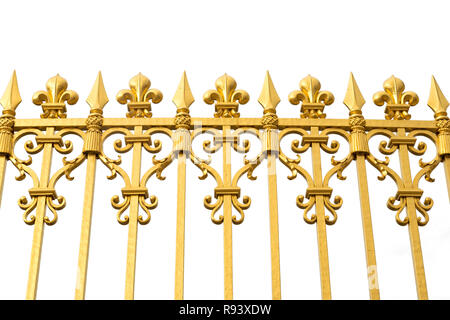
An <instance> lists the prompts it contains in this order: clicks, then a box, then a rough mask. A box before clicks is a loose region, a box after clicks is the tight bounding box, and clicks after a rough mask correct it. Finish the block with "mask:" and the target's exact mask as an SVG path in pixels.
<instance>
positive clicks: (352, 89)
mask: <svg viewBox="0 0 450 320" xmlns="http://www.w3.org/2000/svg"><path fill="white" fill-rule="evenodd" d="M365 103H366V100H364V97H363V95H362V94H361V91H360V90H359V87H358V84H357V83H356V80H355V77H354V76H353V73H351V72H350V79H349V80H348V86H347V92H346V94H345V98H344V104H345V105H346V107H347V108H348V109H349V110H350V115H353V114H362V112H361V109H362V107H363V105H364V104H365Z"/></svg>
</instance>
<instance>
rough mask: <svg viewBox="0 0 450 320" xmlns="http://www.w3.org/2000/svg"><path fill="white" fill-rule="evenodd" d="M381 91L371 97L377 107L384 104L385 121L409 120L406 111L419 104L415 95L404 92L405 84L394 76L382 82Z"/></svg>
mask: <svg viewBox="0 0 450 320" xmlns="http://www.w3.org/2000/svg"><path fill="white" fill-rule="evenodd" d="M383 89H384V90H383V91H379V92H377V93H375V94H374V95H373V102H375V104H376V105H377V106H383V105H384V104H385V103H386V108H385V109H384V113H385V114H386V119H387V120H389V119H396V120H403V119H405V120H409V119H411V115H410V114H409V113H408V110H409V108H410V107H412V106H415V105H416V104H417V103H418V102H419V97H418V96H417V94H416V93H415V92H412V91H406V92H404V91H405V84H404V83H403V81H402V80H400V79H399V78H396V77H394V76H391V77H390V78H389V79H387V80H386V81H384V83H383Z"/></svg>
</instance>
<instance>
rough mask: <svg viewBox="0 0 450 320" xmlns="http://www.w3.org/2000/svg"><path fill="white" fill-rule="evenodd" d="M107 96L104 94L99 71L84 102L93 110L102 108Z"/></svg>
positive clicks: (106, 101)
mask: <svg viewBox="0 0 450 320" xmlns="http://www.w3.org/2000/svg"><path fill="white" fill-rule="evenodd" d="M108 101H109V100H108V96H107V95H106V90H105V85H104V84H103V77H102V73H101V72H100V71H99V72H98V75H97V79H96V80H95V83H94V86H93V87H92V90H91V93H90V94H89V96H88V98H87V99H86V102H87V103H88V104H89V106H90V107H91V111H93V110H103V108H104V107H105V105H106V104H107V103H108Z"/></svg>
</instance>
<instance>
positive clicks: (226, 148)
mask: <svg viewBox="0 0 450 320" xmlns="http://www.w3.org/2000/svg"><path fill="white" fill-rule="evenodd" d="M236 86H237V84H236V81H235V80H234V79H233V78H232V77H230V76H229V75H227V74H224V75H223V76H221V77H220V78H218V79H217V80H216V90H209V91H207V92H206V93H205V94H204V96H203V100H204V101H205V102H206V103H207V104H213V103H214V101H216V103H215V108H216V112H215V114H214V117H216V118H232V117H233V118H238V117H239V113H238V109H239V104H246V103H247V102H248V101H249V99H250V97H249V95H248V93H247V92H246V91H244V90H236ZM215 143H220V144H222V146H223V184H224V187H225V188H229V187H233V186H232V173H231V144H232V143H233V144H234V143H235V138H234V137H233V136H232V135H231V127H230V126H229V125H224V126H222V139H220V140H216V141H215ZM232 195H233V191H232V192H231V193H228V192H225V193H223V194H220V196H221V198H222V199H223V216H222V217H221V218H220V220H219V221H220V222H219V223H221V222H223V243H224V297H225V300H232V299H233V240H232V223H233V222H234V223H240V222H238V221H237V220H236V218H235V217H232V213H231V210H232V207H231V206H232V202H233V199H232ZM217 197H218V194H216V198H217ZM242 218H243V216H242ZM241 222H242V221H241Z"/></svg>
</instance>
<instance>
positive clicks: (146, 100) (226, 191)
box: [0, 72, 450, 299]
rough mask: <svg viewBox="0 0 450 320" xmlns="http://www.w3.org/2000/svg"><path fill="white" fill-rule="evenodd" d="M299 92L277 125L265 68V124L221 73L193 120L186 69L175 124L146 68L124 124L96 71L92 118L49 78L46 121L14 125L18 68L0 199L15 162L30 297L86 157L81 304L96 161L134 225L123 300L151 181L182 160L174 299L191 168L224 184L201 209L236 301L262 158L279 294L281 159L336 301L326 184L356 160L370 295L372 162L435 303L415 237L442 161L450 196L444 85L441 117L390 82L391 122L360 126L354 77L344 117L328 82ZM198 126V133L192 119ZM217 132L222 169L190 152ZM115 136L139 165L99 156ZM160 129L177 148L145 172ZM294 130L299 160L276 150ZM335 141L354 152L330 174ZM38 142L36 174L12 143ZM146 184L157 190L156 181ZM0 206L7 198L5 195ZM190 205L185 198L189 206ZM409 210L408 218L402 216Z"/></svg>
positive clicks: (384, 102) (435, 99)
mask: <svg viewBox="0 0 450 320" xmlns="http://www.w3.org/2000/svg"><path fill="white" fill-rule="evenodd" d="M299 86H300V87H299V89H298V90H295V91H292V92H291V93H290V94H289V97H288V99H289V102H290V103H292V104H294V105H298V104H301V109H300V117H299V118H278V116H277V113H276V107H277V105H278V103H279V102H280V98H279V96H278V94H277V92H276V90H275V87H274V85H273V83H272V80H271V78H270V75H269V73H267V75H266V78H265V81H264V85H263V88H262V91H261V94H260V96H259V99H258V102H259V103H260V104H261V106H262V107H263V112H262V114H261V116H260V117H256V118H241V117H240V115H239V106H240V105H241V104H246V103H247V102H248V101H249V94H248V93H247V92H246V91H244V90H240V89H237V84H236V81H235V80H234V79H233V78H232V77H231V76H229V75H227V74H225V75H223V76H221V77H220V78H218V79H217V80H216V83H215V89H212V90H208V91H207V92H206V93H205V94H204V96H203V100H204V102H206V103H207V104H210V105H214V107H215V113H214V117H213V118H191V116H190V114H189V107H190V105H191V104H192V103H193V102H194V97H193V95H192V93H191V90H190V87H189V84H188V81H187V78H186V74H185V73H184V74H183V76H182V79H181V81H180V84H179V86H178V89H177V91H176V94H175V96H174V98H173V103H174V104H175V106H176V113H175V116H174V117H173V118H153V117H152V109H151V103H155V104H157V103H159V102H161V101H162V98H163V95H162V93H161V92H160V91H159V90H157V89H153V88H150V87H151V83H150V80H149V79H148V78H147V77H145V76H144V75H142V74H141V73H139V74H138V75H136V76H135V77H133V78H132V79H131V80H130V82H129V89H124V90H121V91H119V92H118V93H117V96H116V99H117V101H118V102H119V103H120V104H123V105H127V108H128V113H127V114H126V118H120V119H113V118H104V117H103V108H104V106H105V105H106V104H107V102H108V97H107V94H106V91H105V89H104V86H103V80H102V76H101V74H100V73H99V74H98V77H97V80H96V82H95V84H94V86H93V88H92V91H91V93H90V95H89V96H88V98H87V100H86V102H87V103H88V104H89V106H90V114H89V116H88V117H87V118H86V119H70V118H67V117H66V105H67V104H69V105H73V104H75V103H77V101H78V94H77V93H76V92H75V91H72V90H67V88H68V84H67V81H66V80H65V79H64V78H62V77H61V76H60V75H56V76H55V77H53V78H50V79H49V80H48V81H47V84H46V90H44V91H38V92H36V93H35V94H34V95H33V98H32V101H33V103H34V104H36V105H38V106H41V107H42V111H43V113H42V114H41V119H16V118H15V110H16V108H17V107H18V105H19V104H20V102H21V97H20V94H19V90H18V85H17V79H16V74H15V72H14V73H13V75H12V78H11V81H10V83H9V85H8V87H7V89H6V91H5V94H4V95H3V97H2V98H1V100H0V103H1V104H2V106H3V115H2V116H1V120H0V121H1V125H0V197H1V191H2V189H3V183H4V177H5V170H6V165H7V162H8V160H9V162H11V163H12V164H13V165H14V166H15V167H16V168H17V170H18V171H19V176H18V177H17V178H16V179H17V180H22V179H24V178H25V177H26V176H27V175H28V176H29V177H31V179H32V181H33V186H32V187H31V188H30V189H29V198H27V197H25V196H23V197H21V198H20V199H19V201H18V204H19V207H20V208H21V209H22V210H24V213H23V219H24V222H25V223H26V224H28V225H33V226H34V234H33V240H32V241H33V243H32V252H31V262H30V268H29V278H28V287H27V292H26V298H27V299H35V298H36V291H37V285H38V276H39V266H40V259H41V251H42V245H43V231H44V227H45V225H47V226H52V225H55V224H56V222H57V219H58V211H59V210H61V209H63V208H64V207H65V206H66V200H65V198H64V197H63V196H61V195H59V194H58V193H57V188H56V184H57V182H58V180H59V179H60V178H61V177H62V176H64V175H65V177H66V178H67V179H69V180H72V179H73V178H72V176H71V174H72V172H73V171H74V170H75V169H76V168H77V167H78V166H80V164H82V163H83V162H84V161H86V162H87V169H86V170H87V171H86V185H85V195H84V204H83V214H82V227H81V239H80V249H79V260H78V275H77V283H76V290H75V298H76V299H84V297H85V289H86V277H87V264H88V253H89V240H90V233H91V218H92V206H93V201H94V182H95V181H94V180H95V171H96V166H97V162H98V161H99V162H100V163H101V164H102V165H105V166H106V167H107V168H108V169H109V170H110V171H111V175H110V176H109V177H108V179H114V178H116V177H117V175H119V176H120V177H121V178H122V180H123V184H124V186H123V188H122V189H121V192H122V194H121V196H119V195H115V196H113V197H112V199H111V205H112V207H113V208H114V209H116V210H117V220H118V222H119V223H120V224H122V225H127V226H128V244H127V261H126V275H125V281H126V285H125V298H126V299H133V298H134V284H135V268H136V244H137V229H138V225H139V224H141V225H145V224H147V223H149V222H150V218H151V210H153V209H154V208H156V206H157V205H158V199H157V197H156V196H154V195H150V194H149V190H148V187H147V184H148V181H149V179H150V178H151V177H152V176H156V177H157V178H158V179H164V176H163V175H162V174H163V170H164V169H165V168H166V167H167V166H169V165H174V164H173V163H176V165H177V166H178V177H177V179H178V190H177V225H176V266H175V299H183V292H184V247H185V210H186V198H185V194H186V163H187V162H189V161H190V162H192V163H193V164H194V165H195V166H197V167H198V169H199V170H200V172H201V175H200V179H205V178H206V177H208V176H212V177H213V178H214V179H215V181H216V186H215V188H214V194H213V196H206V197H205V198H204V206H205V207H206V209H208V210H210V211H211V220H212V222H213V223H215V224H218V225H220V224H222V225H223V236H224V248H223V250H224V288H225V290H224V291H225V292H224V298H225V299H232V298H233V267H232V266H233V264H232V260H233V249H232V230H233V228H232V227H233V225H239V224H241V223H242V222H243V221H244V217H245V214H244V212H245V210H246V209H248V208H249V207H250V205H251V200H250V198H249V197H248V196H245V195H242V194H241V188H240V187H239V180H240V178H241V177H242V176H244V175H246V176H247V177H248V178H249V179H250V180H254V179H255V177H254V176H253V171H254V169H255V168H256V167H257V166H259V165H260V164H261V163H263V162H266V164H267V175H268V203H267V205H268V215H269V217H270V244H271V268H272V297H273V299H281V285H280V252H279V231H278V197H277V174H276V163H277V161H280V163H282V164H283V165H284V166H286V167H287V168H288V169H289V170H290V172H291V174H290V176H289V177H288V179H295V178H297V176H298V175H300V176H301V177H302V178H303V179H305V181H306V183H307V188H306V190H303V191H301V192H300V193H301V194H300V195H299V196H298V197H297V199H296V204H297V206H298V208H299V209H301V210H303V219H304V221H305V222H306V223H308V224H315V225H316V228H317V241H318V249H319V267H320V281H321V290H322V298H323V299H331V287H330V275H329V263H328V246H327V226H332V225H333V224H335V223H336V221H337V214H336V211H337V210H338V209H339V208H340V207H341V206H342V203H343V199H342V198H341V197H340V196H338V195H333V189H332V188H331V187H330V186H329V180H330V178H332V177H333V176H336V177H337V178H338V179H341V180H344V179H345V176H344V175H343V171H344V169H345V168H346V167H347V166H348V165H350V164H351V163H352V162H353V161H355V162H356V168H357V174H358V187H359V195H360V204H361V216H362V221H363V225H362V227H363V234H364V244H365V254H366V264H367V277H368V289H369V294H370V298H371V299H379V298H380V294H379V288H378V283H377V267H376V266H377V263H376V258H375V245H374V236H373V231H372V220H371V212H370V199H369V192H368V181H367V173H366V163H369V164H370V165H371V166H374V167H375V168H376V169H377V170H378V171H379V180H384V179H385V178H386V176H389V178H391V179H393V181H394V182H395V183H396V185H397V190H396V191H395V194H394V196H392V197H390V198H389V199H388V200H387V206H388V208H389V209H390V210H393V211H395V219H396V222H397V223H398V224H399V225H401V226H407V227H408V230H409V237H410V245H411V254H412V259H413V268H414V275H415V280H416V288H417V296H418V298H419V299H427V298H428V293H427V285H426V279H425V272H424V264H423V256H422V249H421V242H420V236H419V227H421V226H425V225H426V224H427V222H428V220H429V216H428V211H429V210H430V209H431V207H432V206H433V200H432V199H431V198H429V197H425V198H423V197H422V195H423V190H421V189H420V188H419V181H420V180H421V179H422V178H425V179H426V180H427V181H429V182H432V181H433V180H434V179H433V178H432V177H431V173H432V171H433V170H434V169H435V168H436V167H437V166H438V165H439V164H440V163H442V165H443V166H444V168H445V174H446V183H447V190H448V193H449V198H450V121H449V118H448V116H447V112H446V109H447V107H448V102H447V100H446V98H445V97H444V95H443V94H442V92H441V90H440V88H439V86H438V84H437V83H436V80H435V79H434V78H432V82H431V90H430V96H429V100H428V106H429V107H430V108H431V109H432V110H433V111H434V116H435V120H434V121H418V120H410V118H411V115H410V114H409V113H408V112H409V108H410V107H412V106H415V105H416V104H418V102H419V98H418V96H417V94H415V93H414V92H412V91H405V85H404V83H403V82H402V81H401V80H400V79H398V78H396V77H394V76H392V77H390V78H389V79H387V80H386V81H385V82H384V84H383V90H382V91H380V92H377V93H375V94H374V96H373V102H374V103H375V104H376V105H378V106H384V107H385V110H384V112H385V114H386V117H385V118H386V119H385V120H369V119H364V117H363V113H362V107H363V105H364V104H365V100H364V98H363V96H362V94H361V92H360V90H359V88H358V86H357V84H356V81H355V79H354V77H353V75H352V74H351V75H350V80H349V83H348V89H347V93H346V95H345V99H344V104H345V105H346V106H347V107H348V109H349V110H350V112H349V117H348V119H327V118H326V115H325V113H324V110H325V108H326V106H328V105H330V104H332V103H333V102H334V96H333V94H332V93H331V92H329V91H321V84H320V82H319V81H318V80H317V79H316V78H314V77H312V76H310V75H308V76H307V77H305V78H303V79H302V80H301V81H300V85H299ZM194 123H195V124H196V125H195V126H194V125H193V124H194ZM205 133H208V134H211V135H212V136H213V139H212V140H207V141H205V142H204V143H203V150H204V151H205V152H207V153H210V154H212V153H215V152H218V151H220V149H221V152H222V154H223V168H222V171H221V172H220V170H219V169H218V168H214V167H213V165H212V163H211V159H210V158H208V159H203V158H201V157H199V156H197V155H196V154H195V153H194V151H193V150H192V148H191V143H192V141H193V140H194V139H195V138H196V137H198V136H199V135H202V134H205ZM243 133H247V134H248V133H250V134H252V135H254V136H256V137H257V138H258V139H259V140H260V141H261V146H262V148H261V150H260V152H259V154H258V156H257V157H256V158H255V159H247V158H245V157H244V163H243V164H242V165H241V166H240V168H239V170H237V172H236V173H235V174H234V175H233V174H232V170H231V153H232V152H239V153H247V152H248V151H249V148H250V144H249V141H248V140H245V139H244V140H243V141H241V134H243ZM69 134H75V135H78V136H79V137H81V138H82V139H83V141H84V146H83V151H82V153H81V154H79V155H78V156H76V157H72V159H71V160H67V159H66V158H63V163H62V164H60V165H59V167H58V168H59V169H58V170H57V171H56V173H54V174H53V175H51V162H52V153H53V151H54V150H55V151H56V152H58V153H61V154H71V153H72V151H73V144H72V142H71V141H70V140H65V136H66V135H69ZM113 134H121V135H123V139H122V140H116V141H115V142H114V145H113V147H114V149H115V151H117V152H119V153H126V152H129V151H131V150H132V157H133V161H132V170H131V172H128V173H127V172H126V171H125V170H124V169H123V168H122V167H121V159H120V157H119V158H117V159H112V158H110V157H108V156H107V155H106V154H105V153H104V152H103V143H104V141H105V139H106V138H108V137H110V136H111V135H113ZM154 134H165V135H167V136H169V137H170V138H171V140H172V142H173V147H172V151H171V152H170V154H168V155H167V156H165V157H164V156H163V157H156V156H153V158H152V166H151V167H150V168H149V169H148V170H147V171H145V172H144V173H143V174H141V160H142V157H143V155H142V151H143V149H145V150H146V151H148V152H150V153H152V154H158V153H159V152H160V151H161V150H162V143H161V142H160V141H159V140H157V139H154V137H153V135H154ZM289 134H298V135H300V136H301V141H299V140H294V141H293V142H292V144H291V148H290V149H291V151H292V152H294V153H296V154H297V158H294V159H293V158H290V157H289V156H287V155H286V153H285V152H283V150H282V148H280V141H281V140H282V139H283V138H284V137H285V136H287V135H289ZM330 134H337V135H339V136H341V137H343V138H344V139H345V141H347V142H348V144H349V150H350V151H349V153H348V155H347V156H346V157H345V158H344V159H342V160H336V159H335V158H334V157H332V160H331V164H332V169H331V170H329V171H327V172H323V171H322V165H321V152H322V151H324V152H326V153H330V154H334V153H336V152H337V151H338V150H339V148H340V145H339V143H338V142H337V141H334V140H333V141H329V140H330V139H329V135H330ZM26 135H32V136H34V141H31V140H30V141H27V142H26V143H25V145H24V148H25V151H26V152H27V153H28V154H30V155H34V154H37V153H42V156H43V159H42V168H41V173H40V175H39V174H38V173H36V172H35V171H33V170H32V169H31V167H30V164H31V162H32V157H31V156H30V157H29V158H28V159H26V160H24V159H20V158H18V157H17V156H16V154H15V152H14V146H15V145H16V142H17V141H18V140H19V139H20V138H22V137H24V136H26ZM379 135H381V136H384V138H385V140H382V141H381V143H380V144H379V151H380V152H381V153H383V154H385V155H386V157H385V159H378V158H376V157H375V156H374V155H373V154H372V153H371V150H370V148H369V140H370V139H371V138H372V137H374V136H379ZM419 136H423V137H426V138H428V139H430V140H431V141H433V142H434V143H435V145H436V150H437V152H436V155H435V157H434V159H433V160H432V161H430V162H424V161H422V160H420V162H419V165H420V167H421V170H420V171H419V172H418V173H416V174H413V173H412V172H411V169H410V158H409V153H412V154H414V155H423V154H424V153H425V151H426V150H427V147H426V144H425V143H424V142H419V143H416V141H417V137H419ZM307 150H310V151H311V155H312V159H311V161H312V167H313V170H312V172H308V171H307V170H306V169H305V168H304V167H303V166H302V164H301V161H300V154H302V153H304V152H306V151H307ZM394 153H398V155H399V160H400V172H395V171H394V170H393V169H392V168H391V167H390V166H389V160H390V158H389V157H390V156H391V155H393V154H394ZM149 184H150V183H149ZM0 199H1V198H0ZM187 204H188V205H189V203H187ZM404 210H405V211H406V214H403V213H402V212H403V211H404Z"/></svg>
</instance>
